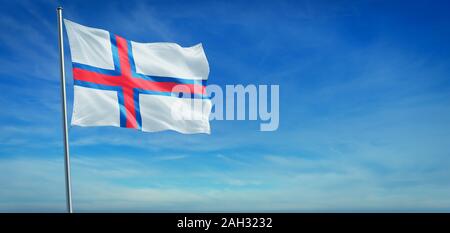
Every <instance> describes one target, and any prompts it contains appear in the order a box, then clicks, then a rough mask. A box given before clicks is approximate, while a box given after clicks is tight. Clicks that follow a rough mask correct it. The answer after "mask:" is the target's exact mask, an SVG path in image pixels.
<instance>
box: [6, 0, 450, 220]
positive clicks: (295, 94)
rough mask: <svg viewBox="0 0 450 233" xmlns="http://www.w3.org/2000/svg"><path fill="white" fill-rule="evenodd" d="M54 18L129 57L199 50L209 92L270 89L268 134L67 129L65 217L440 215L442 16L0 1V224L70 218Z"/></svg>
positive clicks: (445, 160)
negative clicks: (132, 45) (124, 48)
mask: <svg viewBox="0 0 450 233" xmlns="http://www.w3.org/2000/svg"><path fill="white" fill-rule="evenodd" d="M59 4H60V5H62V6H63V7H64V16H65V17H66V18H68V19H71V20H73V21H75V22H78V23H81V24H84V25H88V26H91V27H97V28H102V29H106V30H108V31H111V32H114V33H116V34H118V35H121V36H123V37H125V38H127V39H131V40H134V41H139V42H161V41H167V42H176V43H179V44H180V45H182V46H191V45H194V44H197V43H199V42H201V43H203V46H204V48H205V52H206V54H207V57H208V61H209V64H210V70H211V72H210V76H209V83H211V84H218V85H221V86H224V85H226V84H244V85H247V84H278V85H280V127H279V129H278V130H277V131H275V132H260V131H259V122H256V121H212V122H211V127H212V134H211V135H182V134H177V133H174V132H163V133H141V132H137V131H134V130H128V129H123V128H112V127H97V128H80V127H72V128H70V143H71V148H70V149H71V156H72V179H73V180H72V182H73V199H74V210H75V211H76V212H103V211H105V212H109V211H120V212H136V211H138V212H141V211H142V212H172V211H300V212H303V211H306V212H311V211H319V212H336V211H338V212H341V211H345V212H347V211H350V212H351V211H388V212H390V211H394V212H395V211H408V212H409V211H431V212H440V211H449V210H450V169H449V168H450V76H449V74H450V43H448V42H449V41H450V27H449V26H448V25H449V22H450V15H449V14H448V9H449V7H450V5H449V3H448V2H447V1H433V2H432V3H429V2H428V1H408V2H405V1H267V2H264V1H247V2H241V1H194V2H191V1H189V2H187V1H148V2H144V1H132V0H128V1H4V0H2V1H1V10H0V11H1V14H0V28H1V29H2V32H3V33H1V34H0V64H1V69H0V92H1V94H0V104H1V105H2V106H3V110H2V111H1V114H0V212H22V211H27V212H28V211H30V212H63V211H65V195H64V173H63V172H64V167H63V150H62V149H63V147H62V137H61V136H62V132H61V111H60V101H61V100H60V92H59V91H60V90H59V69H58V47H57V31H56V11H55V8H56V6H58V5H59ZM66 39H67V38H66ZM66 41H67V40H66ZM65 48H66V51H67V52H66V63H67V64H66V68H67V70H68V74H67V77H68V99H69V112H71V109H72V101H73V92H72V84H73V82H72V79H71V77H72V76H71V72H70V67H71V66H70V57H69V51H68V44H67V43H66V45H65Z"/></svg>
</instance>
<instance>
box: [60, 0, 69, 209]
mask: <svg viewBox="0 0 450 233" xmlns="http://www.w3.org/2000/svg"><path fill="white" fill-rule="evenodd" d="M62 10H63V8H62V7H60V6H59V7H58V8H56V12H57V14H58V39H59V40H58V41H59V64H60V70H61V97H62V113H63V132H64V136H63V137H64V165H65V166H64V168H65V178H66V201H67V211H68V212H69V213H72V212H73V209H72V185H71V183H70V154H69V134H68V130H67V103H66V71H65V69H64V41H63V26H62Z"/></svg>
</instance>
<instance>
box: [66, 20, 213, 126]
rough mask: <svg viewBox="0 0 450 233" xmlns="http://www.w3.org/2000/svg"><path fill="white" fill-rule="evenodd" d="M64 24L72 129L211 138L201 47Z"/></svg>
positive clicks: (75, 24) (206, 77)
mask: <svg viewBox="0 0 450 233" xmlns="http://www.w3.org/2000/svg"><path fill="white" fill-rule="evenodd" d="M64 24H65V26H66V31H67V35H68V37H69V44H70V51H71V57H72V66H73V79H74V105H73V114H72V122H71V124H72V125H78V126H117V127H127V128H135V129H139V130H142V131H147V132H156V131H163V130H174V131H178V132H181V133H208V134H209V133H210V126H209V114H210V112H211V101H210V100H209V98H208V96H207V94H206V81H207V79H208V74H209V65H208V61H207V59H206V55H205V52H204V50H203V47H202V44H197V45H195V46H192V47H181V46H179V45H178V44H175V43H138V42H134V41H130V40H126V39H124V38H122V37H120V36H117V35H114V34H112V33H110V32H108V31H105V30H101V29H96V28H90V27H86V26H83V25H80V24H77V23H74V22H71V21H69V20H66V19H65V20H64Z"/></svg>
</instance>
